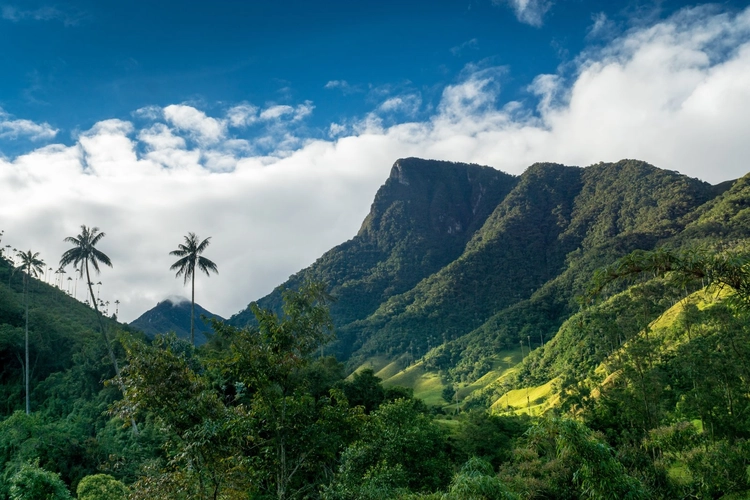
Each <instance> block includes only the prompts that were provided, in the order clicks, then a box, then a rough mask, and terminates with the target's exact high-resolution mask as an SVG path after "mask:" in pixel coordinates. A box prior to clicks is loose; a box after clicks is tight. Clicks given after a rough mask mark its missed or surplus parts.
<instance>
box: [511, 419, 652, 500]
mask: <svg viewBox="0 0 750 500" xmlns="http://www.w3.org/2000/svg"><path fill="white" fill-rule="evenodd" d="M524 441H525V442H524V443H523V444H522V446H521V447H520V448H519V449H518V450H517V451H516V454H515V459H514V463H513V464H511V465H509V466H506V467H504V468H503V470H502V473H501V475H500V477H501V478H504V479H505V481H507V482H508V484H510V485H512V486H513V487H514V489H516V490H517V491H521V492H524V493H525V494H526V495H528V496H546V495H551V496H554V497H555V498H592V499H609V498H623V499H625V498H628V499H638V498H646V497H647V495H648V492H647V490H646V488H645V486H644V485H643V484H642V483H641V482H640V481H639V480H638V479H636V478H634V477H633V476H631V475H629V474H628V472H627V470H626V469H625V467H624V466H623V464H622V463H620V462H619V461H618V460H617V458H616V457H615V453H614V450H613V449H612V448H611V447H609V446H608V445H607V444H605V443H604V442H603V441H602V440H601V439H600V438H598V437H597V436H595V435H594V434H593V433H592V432H591V430H590V429H588V428H587V427H586V426H584V425H583V424H581V423H579V422H577V421H575V420H568V419H544V420H541V421H540V422H539V423H538V424H537V425H535V426H534V427H532V428H531V429H530V430H529V432H528V433H527V436H526V438H525V440H524Z"/></svg>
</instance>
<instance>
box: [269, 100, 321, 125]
mask: <svg viewBox="0 0 750 500" xmlns="http://www.w3.org/2000/svg"><path fill="white" fill-rule="evenodd" d="M313 109H315V106H314V105H313V103H312V101H305V102H304V103H302V104H299V105H297V106H296V107H294V106H289V105H288V104H277V105H273V106H269V107H267V108H266V109H264V110H263V111H261V113H260V119H261V120H264V121H273V120H279V119H281V118H283V117H285V116H290V117H291V119H292V121H300V120H302V119H303V118H305V117H307V116H309V115H311V114H312V112H313Z"/></svg>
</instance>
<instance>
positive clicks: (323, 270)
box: [229, 158, 518, 326]
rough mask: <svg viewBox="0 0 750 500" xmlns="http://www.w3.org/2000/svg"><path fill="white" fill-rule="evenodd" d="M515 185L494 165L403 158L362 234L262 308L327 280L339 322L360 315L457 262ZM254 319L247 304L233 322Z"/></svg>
mask: <svg viewBox="0 0 750 500" xmlns="http://www.w3.org/2000/svg"><path fill="white" fill-rule="evenodd" d="M517 182H518V180H517V178H515V177H513V176H511V175H508V174H505V173H503V172H500V171H497V170H495V169H493V168H489V167H480V166H478V165H468V164H464V163H452V162H445V161H434V160H421V159H418V158H406V159H401V160H398V161H396V163H395V164H394V165H393V168H392V169H391V173H390V176H389V178H388V179H387V180H386V182H385V184H384V185H383V186H382V187H381V188H380V190H379V191H378V193H377V194H376V195H375V200H374V201H373V204H372V208H371V210H370V214H369V215H368V216H367V218H366V219H365V220H364V222H363V223H362V227H361V228H360V230H359V232H358V233H357V235H356V236H355V237H354V238H352V239H351V240H349V241H347V242H345V243H343V244H341V245H339V246H337V247H335V248H333V249H331V250H330V251H328V252H326V253H325V254H324V255H323V256H322V257H321V258H320V259H318V260H317V261H316V262H315V263H314V264H313V265H312V266H310V267H309V268H307V269H303V270H302V271H300V272H298V273H297V274H295V275H293V276H292V277H290V278H289V280H288V281H287V282H286V283H284V284H283V285H282V286H280V287H279V288H277V289H276V290H274V292H273V293H271V294H270V295H269V296H267V297H265V298H263V299H261V300H259V301H258V304H259V305H260V306H261V307H270V308H272V309H276V310H278V309H279V308H280V305H281V289H282V288H296V287H297V286H299V284H300V283H302V282H304V281H306V280H307V281H322V282H325V283H327V284H328V286H329V291H330V292H331V293H332V294H333V295H334V296H335V297H336V298H337V301H336V302H335V303H334V304H333V305H332V307H331V314H332V315H333V318H334V320H335V322H336V324H337V325H344V324H347V323H350V322H352V321H355V320H358V319H362V318H365V317H367V316H368V315H370V314H371V313H373V312H374V311H375V310H376V309H377V308H378V307H379V306H380V304H382V303H383V302H385V301H386V300H388V298H390V297H391V296H393V295H397V294H400V293H403V292H405V291H407V290H410V289H411V288H412V287H414V285H416V284H417V283H418V282H419V281H421V280H422V279H424V278H425V277H427V276H430V275H431V274H433V273H435V272H437V271H438V270H440V269H441V268H442V267H444V266H446V265H447V264H449V263H450V262H452V261H453V260H455V259H456V258H457V257H458V256H459V255H461V253H462V252H463V250H464V246H465V245H466V242H467V241H468V240H469V239H470V238H471V237H472V236H473V234H474V233H475V232H476V231H477V230H478V229H479V228H480V227H481V226H482V224H483V223H484V222H485V220H486V219H487V217H488V216H489V214H490V213H492V211H493V210H494V209H495V207H496V206H497V204H498V203H499V202H500V201H501V200H502V199H503V198H504V197H505V196H506V195H507V194H508V193H509V192H510V190H511V189H512V188H513V187H514V186H515V184H516V183H517ZM252 320H253V315H252V313H251V311H250V310H249V309H246V310H245V311H242V312H240V313H238V314H236V315H234V316H233V317H232V318H231V319H230V320H229V322H230V324H233V325H236V326H242V325H245V324H247V323H248V321H252Z"/></svg>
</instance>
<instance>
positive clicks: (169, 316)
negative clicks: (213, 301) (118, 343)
mask: <svg viewBox="0 0 750 500" xmlns="http://www.w3.org/2000/svg"><path fill="white" fill-rule="evenodd" d="M203 317H205V318H208V319H217V320H219V321H224V318H222V317H221V316H219V315H217V314H214V313H212V312H210V311H207V310H206V309H204V308H202V307H201V306H200V305H198V304H195V344H196V345H202V344H205V343H206V341H207V340H208V336H210V334H211V333H212V332H213V329H212V328H211V325H210V324H209V322H208V321H203V319H202V318H203ZM130 326H131V327H133V328H136V329H138V330H141V331H142V332H143V333H145V334H146V335H147V336H149V337H153V336H154V335H156V334H158V333H169V332H175V333H176V334H177V336H178V337H179V338H182V339H187V340H190V301H189V300H188V299H185V298H183V297H170V298H167V299H165V300H163V301H161V302H159V303H158V304H156V306H155V307H153V308H152V309H149V310H148V311H146V312H145V313H143V314H141V315H140V316H139V317H138V318H137V319H136V320H134V321H132V322H131V323H130Z"/></svg>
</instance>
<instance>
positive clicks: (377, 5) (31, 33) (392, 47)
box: [0, 0, 740, 155]
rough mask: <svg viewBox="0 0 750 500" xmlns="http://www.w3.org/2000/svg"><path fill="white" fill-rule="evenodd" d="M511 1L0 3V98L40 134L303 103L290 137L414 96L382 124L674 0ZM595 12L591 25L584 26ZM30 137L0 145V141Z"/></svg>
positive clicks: (515, 92)
mask: <svg viewBox="0 0 750 500" xmlns="http://www.w3.org/2000/svg"><path fill="white" fill-rule="evenodd" d="M517 3H518V4H519V5H516V6H514V4H513V2H502V1H494V2H493V1H492V0H460V1H458V0H450V1H445V0H443V1H429V0H414V1H409V2H383V1H377V2H375V1H370V0H362V1H356V2H352V1H325V2H310V1H288V0H282V1H223V2H197V1H188V2H167V1H161V2H153V1H140V0H136V1H129V2H101V1H96V2H91V1H89V2H86V1H80V2H66V3H44V2H22V3H3V4H2V5H1V7H0V9H1V10H0V12H1V13H2V20H0V26H1V27H2V29H1V30H0V47H1V48H2V50H0V61H1V63H2V67H3V79H2V82H0V105H1V106H2V108H3V109H4V110H5V112H6V113H9V114H12V115H14V116H16V117H19V118H23V119H28V120H32V121H35V122H38V123H47V124H49V125H50V126H51V127H52V128H54V129H56V130H58V134H57V135H56V136H55V137H54V138H53V140H54V141H63V142H65V143H69V142H71V141H72V140H74V137H75V134H76V133H77V132H79V131H80V130H86V129H88V128H90V127H91V126H93V125H94V123H96V122H98V121H100V120H105V119H109V118H122V119H130V118H131V113H132V112H133V111H134V110H137V109H139V108H143V107H145V106H154V105H156V106H167V105H169V104H175V103H194V104H196V105H197V107H200V108H201V109H202V110H205V111H207V112H209V113H210V112H220V111H221V110H223V109H226V108H228V107H230V106H232V105H234V104H238V103H251V104H253V105H256V106H260V107H263V106H268V105H273V104H284V105H291V106H297V105H299V104H302V103H304V102H306V101H309V102H311V103H312V104H313V105H314V107H315V108H314V112H313V113H311V114H310V116H309V118H308V119H306V120H305V121H304V124H300V125H303V126H304V130H303V131H301V133H303V135H305V136H311V137H325V136H326V134H327V132H328V131H329V130H328V127H329V125H330V123H332V122H336V123H339V122H345V121H346V120H350V119H355V118H356V117H359V116H363V115H364V114H365V113H367V112H369V111H370V110H372V109H373V107H374V106H375V105H377V104H379V103H380V102H382V101H384V100H385V99H386V98H387V97H389V96H393V95H399V94H403V93H407V92H411V93H414V94H419V96H420V99H421V105H420V106H419V108H418V109H417V110H411V109H410V110H409V111H410V113H412V114H411V116H407V117H404V116H402V115H403V111H405V110H396V113H394V116H389V117H388V118H389V119H391V120H393V121H398V120H403V119H411V118H414V114H415V113H416V114H417V115H418V114H422V115H428V114H429V113H430V110H431V109H434V107H435V106H436V105H437V103H438V101H439V99H440V96H441V92H442V89H443V88H444V87H445V86H446V85H449V84H451V83H455V81H456V80H457V79H459V78H460V75H461V72H462V71H463V70H464V69H465V67H466V65H467V64H477V65H485V66H502V67H505V68H506V72H505V74H503V75H502V78H501V79H500V84H501V85H502V87H503V92H502V97H501V98H502V99H504V100H507V101H511V100H521V101H529V100H530V99H531V98H532V96H530V94H529V92H528V90H527V87H528V86H529V85H530V84H531V83H532V81H533V79H534V78H535V77H536V76H537V75H539V74H542V73H555V72H558V71H560V70H562V71H563V72H565V65H566V64H568V65H569V64H571V63H572V62H573V61H574V60H575V58H576V57H577V56H578V55H579V54H580V52H581V51H582V50H583V49H584V48H585V47H587V46H592V45H597V44H602V43H605V42H606V41H607V39H608V38H609V37H612V36H614V35H616V34H617V33H619V32H622V31H623V30H625V29H627V28H631V27H633V26H635V25H639V24H641V25H642V24H646V23H652V22H653V21H654V20H656V19H659V18H666V17H668V16H669V15H671V14H672V13H673V12H674V11H675V10H677V9H679V8H681V7H682V6H684V5H686V4H687V3H686V2H674V1H672V2H668V1H665V2H639V3H630V4H628V3H621V2H601V1H583V0H563V1H558V2H557V3H552V2H543V1H538V0H537V1H533V0H532V1H528V2H527V3H526V4H525V5H526V6H525V10H519V9H521V7H520V5H524V2H523V1H521V0H517ZM739 7H740V3H735V4H732V3H725V4H723V8H724V9H727V10H732V9H737V8H739ZM603 16H606V23H605V24H604V27H605V28H606V29H603V30H600V32H599V33H594V34H593V36H592V34H591V30H592V28H593V27H594V25H595V24H596V20H597V19H602V18H603ZM519 21H520V22H519ZM329 82H331V83H329ZM337 84H338V85H337ZM399 111H401V113H399ZM257 133H258V131H257V130H248V131H246V134H240V135H247V136H249V137H252V136H253V135H254V134H257ZM30 145H31V146H33V145H35V144H28V143H24V142H23V141H21V142H19V141H4V143H3V144H0V151H2V152H4V153H5V154H6V155H13V154H18V153H21V152H24V148H28V147H29V146H30Z"/></svg>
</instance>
